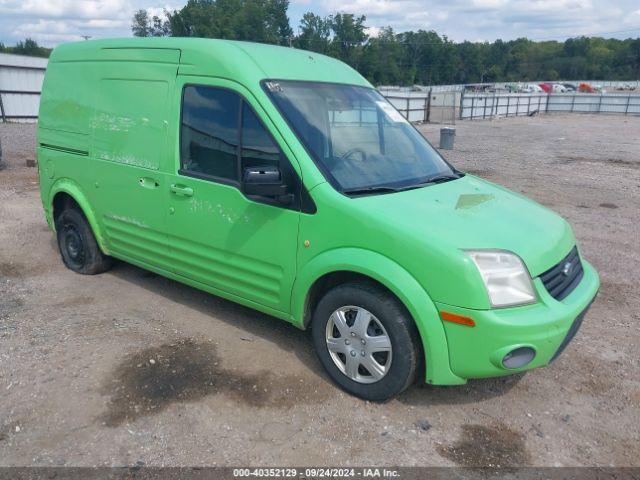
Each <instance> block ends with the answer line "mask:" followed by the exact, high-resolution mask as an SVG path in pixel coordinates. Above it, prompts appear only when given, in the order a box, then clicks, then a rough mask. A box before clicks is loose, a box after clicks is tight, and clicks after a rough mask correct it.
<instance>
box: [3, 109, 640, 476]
mask: <svg viewBox="0 0 640 480" xmlns="http://www.w3.org/2000/svg"><path fill="white" fill-rule="evenodd" d="M420 128H421V130H422V131H423V132H424V133H425V134H426V136H427V137H428V138H430V139H431V140H435V139H436V138H437V134H438V128H439V127H438V126H437V125H428V126H423V127H420ZM456 128H457V137H456V146H455V149H454V150H453V151H450V152H446V156H447V157H448V158H449V159H450V160H451V161H452V162H453V163H454V164H455V165H456V166H457V167H458V168H460V169H461V170H465V171H468V172H471V173H474V174H476V175H479V176H481V177H484V178H486V179H488V180H490V181H495V182H497V183H500V184H503V185H505V186H507V187H509V188H511V189H513V190H515V191H518V192H522V193H524V194H525V195H527V196H529V197H531V198H533V199H535V200H537V201H539V202H541V203H543V204H545V205H547V206H549V207H550V208H552V209H554V210H556V211H557V212H559V213H560V214H562V215H563V216H565V217H566V218H567V219H568V220H569V221H570V222H571V224H572V225H573V227H574V229H575V233H576V236H577V238H578V240H579V242H580V245H581V247H582V251H583V252H584V254H585V256H586V257H587V258H588V259H589V260H590V261H591V262H592V263H593V264H594V265H595V267H596V268H597V269H598V270H599V272H600V275H601V280H602V288H601V292H600V295H599V297H598V299H597V301H596V303H595V304H594V305H593V307H592V309H591V310H590V312H589V314H588V316H587V318H586V320H585V322H584V325H583V327H582V329H581V331H580V332H579V334H578V335H577V337H576V339H575V340H574V341H573V343H572V344H571V345H570V346H569V347H568V349H567V350H566V351H565V353H564V354H563V355H562V356H561V357H560V358H559V359H558V360H557V361H556V362H555V363H554V364H553V365H552V366H550V367H548V368H545V369H540V370H536V371H533V372H529V373H527V374H526V375H519V376H513V377H505V378H501V379H490V380H483V381H473V382H470V383H469V384H468V385H465V386H461V387H431V386H426V385H416V386H414V387H412V388H410V389H409V390H408V391H407V392H405V393H404V394H403V395H402V396H401V397H400V398H398V399H395V400H392V401H390V402H388V403H386V404H374V403H368V402H363V401H360V400H358V399H355V398H352V397H349V396H348V395H346V394H344V393H342V392H341V391H340V390H338V389H337V388H335V387H334V386H333V385H332V384H331V382H330V381H329V380H328V379H327V377H326V376H325V375H324V374H323V373H322V372H321V368H320V365H319V363H318V361H317V360H316V359H315V357H314V354H313V351H312V346H311V341H310V338H309V335H308V334H307V333H305V332H300V331H298V330H296V329H295V328H293V327H290V326H288V325H286V324H284V323H282V322H279V321H278V320H275V319H273V318H270V317H268V316H266V315H263V314H260V313H257V312H255V311H252V310H249V309H247V308H244V307H241V306H238V305H235V304H233V303H230V302H227V301H224V300H221V299H219V298H216V297H213V296H211V295H207V294H205V293H202V292H199V291H197V290H194V289H192V288H189V287H186V286H183V285H181V284H178V283H176V282H173V281H170V280H167V279H164V278H162V277H159V276H157V275H154V274H151V273H148V272H145V271H143V270H140V269H138V268H135V267H133V266H130V265H127V264H124V263H118V264H117V265H116V267H115V268H114V269H113V270H112V271H110V272H108V273H106V274H103V275H99V276H95V277H84V276H79V275H76V274H74V273H72V272H70V271H69V270H66V269H65V268H64V267H63V265H62V263H61V261H60V260H59V256H58V253H57V250H56V244H55V241H54V237H53V235H52V233H51V232H50V231H49V230H48V229H47V226H46V224H45V221H44V218H43V214H42V208H41V205H40V199H39V194H38V190H37V174H36V169H34V168H27V167H26V166H25V162H26V160H27V159H30V158H33V156H34V143H35V140H34V134H35V129H34V128H33V126H30V125H0V137H1V139H2V145H3V148H4V152H5V157H6V159H7V163H8V166H7V168H6V169H5V170H2V171H0V219H1V220H0V345H1V347H0V392H2V393H1V394H0V465H42V466H44V465H74V466H93V465H110V466H111V465H135V464H136V463H137V462H138V464H141V463H140V462H144V464H146V465H172V466H173V465H247V464H252V465H257V464H259V465H292V464H293V465H304V464H307V465H308V464H314V465H368V464H383V465H465V466H468V465H503V466H510V465H551V466H554V465H571V466H575V465H601V466H606V465H615V466H639V465H640V460H639V459H640V423H639V422H638V418H640V360H639V355H638V351H639V347H640V345H639V344H638V343H639V342H638V339H639V338H640V333H639V329H638V320H640V318H639V317H640V315H639V313H638V312H640V308H639V307H640V295H639V294H638V291H637V285H638V284H639V283H640V251H639V250H640V248H639V246H638V238H640V232H639V229H640V227H639V225H638V221H637V220H638V213H639V210H640V194H639V191H640V190H639V187H640V159H639V158H638V153H640V135H638V133H639V132H640V118H623V117H613V116H612V117H605V116H579V115H575V116H539V117H536V118H517V119H513V118H510V119H503V120H495V121H473V122H470V121H467V122H464V123H459V124H458V125H457V126H456ZM542 233H543V232H541V234H542ZM168 385H170V386H169V387H168Z"/></svg>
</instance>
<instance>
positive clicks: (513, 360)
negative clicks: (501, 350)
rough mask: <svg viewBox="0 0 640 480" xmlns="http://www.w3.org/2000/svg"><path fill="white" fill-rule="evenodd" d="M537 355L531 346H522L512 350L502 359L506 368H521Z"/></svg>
mask: <svg viewBox="0 0 640 480" xmlns="http://www.w3.org/2000/svg"><path fill="white" fill-rule="evenodd" d="M535 356H536V351H535V350H534V349H533V348H531V347H520V348H516V349H514V350H511V351H510V352H509V353H507V354H506V355H505V356H504V358H503V359H502V365H503V366H504V367H505V368H520V367H524V366H525V365H527V364H528V363H530V362H531V361H532V360H533V359H534V358H535Z"/></svg>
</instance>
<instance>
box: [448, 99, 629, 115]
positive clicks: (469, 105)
mask: <svg viewBox="0 0 640 480" xmlns="http://www.w3.org/2000/svg"><path fill="white" fill-rule="evenodd" d="M535 113H595V114H600V113H601V114H617V115H640V94H631V93H629V94H620V93H604V94H590V93H552V94H546V93H545V94H539V93H531V94H526V93H515V94H503V93H501V94H496V93H494V94H477V93H474V94H466V95H465V94H463V96H462V97H461V99H460V113H459V118H460V119H461V120H462V119H470V120H474V119H486V118H495V117H517V116H523V115H533V114H535Z"/></svg>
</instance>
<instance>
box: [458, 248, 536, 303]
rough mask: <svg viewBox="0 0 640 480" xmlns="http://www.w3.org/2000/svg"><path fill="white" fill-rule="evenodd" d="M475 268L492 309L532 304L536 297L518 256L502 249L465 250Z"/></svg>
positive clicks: (525, 269) (529, 278)
mask: <svg viewBox="0 0 640 480" xmlns="http://www.w3.org/2000/svg"><path fill="white" fill-rule="evenodd" d="M466 252H467V254H468V255H469V256H470V257H471V259H472V260H473V262H474V263H475V264H476V267H478V271H479V272H480V276H481V277H482V281H483V282H484V286H485V288H486V289H487V293H488V294H489V300H490V301H491V306H492V307H507V306H514V305H523V304H526V303H532V302H534V301H535V300H536V294H535V291H534V289H533V284H532V283H531V275H529V271H528V270H527V267H525V266H524V263H522V260H520V257H518V256H517V255H516V254H514V253H511V252H506V251H504V250H467V251H466Z"/></svg>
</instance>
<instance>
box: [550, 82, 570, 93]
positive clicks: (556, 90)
mask: <svg viewBox="0 0 640 480" xmlns="http://www.w3.org/2000/svg"><path fill="white" fill-rule="evenodd" d="M551 88H552V91H553V93H567V87H565V86H564V85H560V84H559V83H554V84H553V85H552V86H551Z"/></svg>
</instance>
